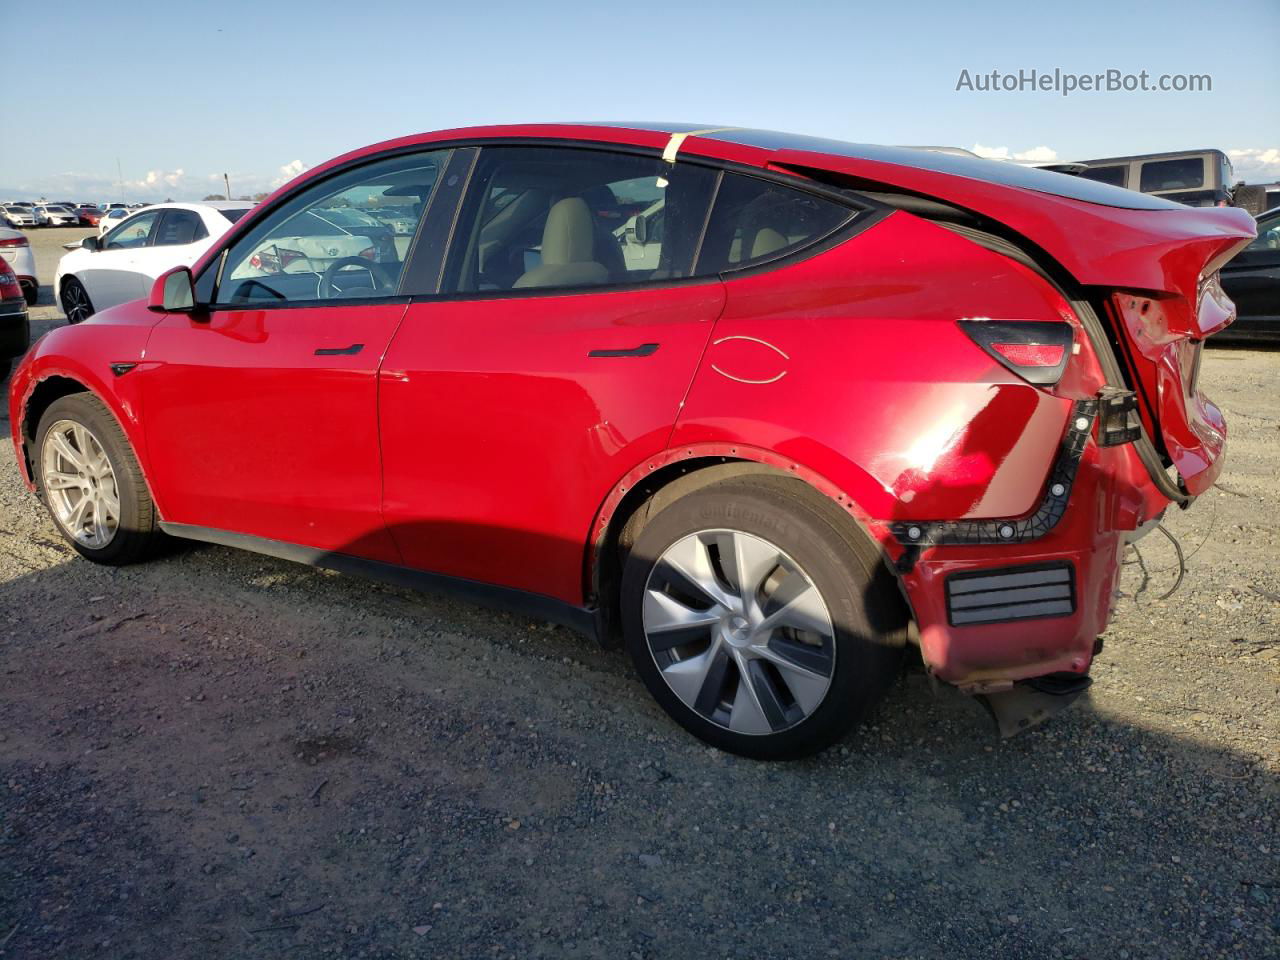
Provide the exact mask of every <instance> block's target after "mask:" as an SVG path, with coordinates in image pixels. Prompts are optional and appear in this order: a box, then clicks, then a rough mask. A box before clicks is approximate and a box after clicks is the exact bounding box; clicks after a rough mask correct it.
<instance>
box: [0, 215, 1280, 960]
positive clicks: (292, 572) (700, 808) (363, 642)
mask: <svg viewBox="0 0 1280 960" xmlns="http://www.w3.org/2000/svg"><path fill="white" fill-rule="evenodd" d="M83 233H84V231H45V232H39V233H36V234H35V235H34V236H35V237H36V241H37V246H38V249H39V255H40V261H41V262H40V269H41V277H42V279H44V280H45V282H48V281H50V280H51V279H52V276H53V265H54V262H55V259H56V255H57V253H58V252H60V251H59V250H58V248H57V244H56V243H55V242H54V238H55V237H56V239H57V240H62V239H63V238H64V237H72V236H80V235H83ZM43 302H47V303H51V302H52V301H51V299H50V298H49V297H48V296H47V294H46V297H45V298H44V301H43ZM38 315H39V316H42V317H43V318H45V319H44V320H42V323H41V326H42V327H43V326H44V325H47V324H48V323H51V322H62V321H61V320H60V319H56V320H55V319H54V318H58V317H59V314H58V312H57V311H56V309H54V308H52V307H47V308H41V309H40V310H39V311H38ZM1278 375H1280V353H1267V352H1257V351H1236V350H1215V351H1212V352H1211V353H1210V354H1209V355H1208V358H1207V360H1206V362H1205V365H1204V371H1203V378H1204V381H1205V382H1206V384H1207V389H1208V390H1209V392H1210V393H1211V394H1212V395H1213V396H1215V398H1216V399H1217V400H1218V401H1219V402H1220V403H1221V404H1222V405H1223V406H1224V407H1225V408H1226V410H1227V412H1228V416H1229V419H1230V422H1231V428H1232V439H1231V460H1230V464H1229V466H1228V468H1227V471H1226V473H1225V474H1224V477H1223V479H1222V483H1221V484H1220V489H1217V490H1214V491H1213V492H1211V493H1210V494H1209V495H1207V496H1205V497H1203V498H1202V499H1201V501H1200V502H1199V503H1197V504H1196V505H1195V508H1194V509H1193V510H1191V511H1190V512H1188V513H1179V514H1177V515H1175V516H1172V517H1170V518H1169V523H1168V526H1169V529H1170V530H1171V532H1172V533H1173V534H1174V535H1176V536H1177V537H1178V538H1179V539H1180V540H1181V542H1182V544H1183V546H1184V548H1185V550H1186V552H1187V554H1188V557H1189V570H1188V575H1187V578H1186V582H1185V583H1184V584H1183V586H1182V588H1181V590H1180V591H1179V592H1178V593H1177V594H1175V595H1174V596H1173V597H1172V598H1170V599H1168V600H1165V601H1160V600H1158V599H1157V597H1158V596H1159V595H1160V594H1162V593H1163V592H1164V591H1165V590H1166V589H1167V588H1168V587H1169V586H1171V585H1172V583H1173V579H1174V572H1173V553H1172V550H1171V549H1170V547H1169V544H1168V542H1167V541H1165V540H1164V539H1163V538H1162V537H1160V536H1159V535H1158V534H1155V535H1153V536H1151V537H1149V538H1148V539H1146V540H1144V541H1143V542H1142V544H1141V549H1142V560H1143V562H1144V564H1145V568H1146V570H1147V572H1148V576H1147V577H1145V578H1144V576H1143V573H1142V569H1141V568H1140V567H1139V565H1138V564H1137V562H1136V560H1137V558H1136V555H1135V556H1133V557H1132V559H1133V561H1134V562H1133V564H1132V565H1131V566H1130V567H1129V568H1128V570H1127V576H1126V581H1125V585H1126V594H1127V596H1126V598H1125V599H1124V600H1123V601H1122V602H1121V606H1120V609H1119V614H1118V616H1117V618H1116V620H1115V622H1114V624H1113V625H1112V628H1111V630H1110V631H1109V632H1108V634H1107V637H1106V650H1105V652H1104V653H1103V654H1102V656H1101V657H1100V658H1099V661H1098V663H1097V666H1096V668H1095V671H1094V677H1095V679H1096V683H1095V685H1094V687H1093V690H1092V692H1091V694H1090V695H1088V697H1087V698H1085V699H1082V700H1081V701H1080V702H1079V703H1077V705H1076V706H1074V707H1073V708H1072V709H1071V710H1070V711H1068V712H1067V713H1066V714H1064V715H1062V716H1061V717H1059V718H1057V719H1055V720H1054V721H1052V722H1051V723H1049V724H1048V725H1046V726H1044V727H1042V728H1040V729H1038V730H1036V731H1033V732H1030V733H1027V734H1024V735H1022V736H1020V737H1018V738H1015V739H1013V740H1009V741H1004V742H1000V741H998V740H997V739H996V738H995V737H994V734H993V732H992V729H991V726H990V724H989V721H988V720H987V718H986V716H985V715H984V713H983V711H982V710H981V709H980V708H979V706H978V705H977V704H976V703H974V702H972V701H970V700H967V699H965V698H964V697H961V696H959V695H957V694H953V693H948V692H943V693H941V694H936V695H935V694H933V693H931V691H930V689H929V685H928V683H927V682H926V680H925V678H924V677H923V676H922V675H921V674H920V673H918V672H912V673H909V674H908V675H907V676H906V677H905V678H904V680H903V682H902V683H901V684H899V685H898V687H897V688H896V689H895V690H894V691H893V693H892V694H891V695H890V697H889V698H888V700H887V702H886V703H885V704H884V706H883V708H882V709H881V710H880V711H879V713H878V715H877V716H876V718H875V719H874V721H873V723H872V724H871V725H869V726H867V727H865V728H863V729H861V730H860V731H858V732H857V733H856V734H855V735H854V736H853V737H851V738H850V739H849V740H848V742H847V743H845V744H844V745H843V746H841V747H839V748H837V749H834V750H832V751H830V752H828V753H826V754H825V755H823V756H821V757H819V758H817V759H815V760H812V761H807V762H803V763H795V764H789V765H765V764H759V763H752V762H747V761H742V760H737V759H734V758H732V757H729V756H726V755H723V754H719V753H716V752H714V751H711V750H708V749H706V748H704V747H702V746H700V745H699V744H698V743H697V742H695V741H693V740H692V739H690V738H689V737H688V736H686V735H685V734H684V733H682V732H681V731H680V730H678V729H677V728H675V727H674V726H673V725H672V724H671V723H670V722H668V721H667V720H666V718H665V717H664V716H663V715H662V714H661V713H660V712H659V709H658V708H657V706H656V705H654V704H653V703H652V702H651V701H650V699H649V697H648V696H647V694H646V693H645V692H644V690H643V689H642V688H641V686H640V684H639V683H638V681H637V680H636V679H635V678H634V677H633V676H632V673H631V670H630V668H629V666H628V664H627V663H626V661H625V659H624V657H623V655H622V654H621V653H618V652H605V651H600V650H598V649H594V648H593V647H591V646H590V645H588V644H587V643H586V642H584V641H583V640H581V639H580V638H579V637H577V636H575V635H574V634H571V633H569V632H567V631H564V630H561V629H559V628H549V627H547V626H545V625H543V624H540V623H536V622H533V621H528V620H523V619H519V618H516V617H511V616H506V615H502V614H495V613H492V612H488V611H486V610H483V609H480V608H477V607H473V606H469V605H467V604H464V603H460V602H457V601H455V600H451V599H449V598H445V597H439V596H430V595H418V594H411V593H407V592H403V591H400V590H396V589H389V588H384V587H381V586H376V585H370V584H368V583H365V582H362V581H358V580H352V579H343V578H341V577H338V576H335V575H329V574H326V573H323V572H318V571H315V570H312V569H309V568H305V567H300V566H293V565H290V564H287V563H284V562H277V561H274V560H268V559H264V558H261V557H257V556H253V555H250V554H244V553H236V552H233V551H231V550H226V549H220V548H212V547H209V548H191V549H188V550H183V551H180V552H177V553H175V555H173V556H171V557H169V558H168V559H165V560H162V561H158V562H155V563H152V564H149V565H145V566H139V567H133V568H127V569H120V570H110V569H104V568H100V567H94V566H92V565H90V564H88V563H86V562H84V561H81V560H79V559H77V558H76V557H75V555H74V554H73V552H72V551H71V550H70V549H69V548H68V547H66V546H64V545H63V543H62V542H61V541H60V539H59V538H58V536H57V534H56V533H55V531H54V528H53V526H52V523H51V522H50V521H49V520H48V519H46V516H45V514H44V512H43V510H42V509H41V508H40V505H39V504H38V503H37V501H36V499H35V498H34V497H33V496H31V495H30V494H28V493H27V492H26V491H25V490H24V489H23V488H22V486H21V485H20V483H19V481H18V475H17V470H16V468H15V466H14V464H13V459H12V456H11V455H9V454H3V455H0V956H3V957H5V958H6V960H8V958H14V957H22V958H40V960H45V958H63V957H66V958H82V957H89V956H101V957H111V958H148V960H151V958H154V960H171V958H224V957H225V958H236V960H249V958H279V957H313V956H314V957H330V956H332V957H342V958H348V957H370V958H374V957H376V958H390V957H405V958H408V957H463V958H472V957H486V958H496V957H520V958H527V957H568V958H575V957H600V958H625V957H637V958H648V957H688V956H698V957H706V958H720V957H744V958H768V957H778V958H792V957H806V958H807V957H827V956H830V957H874V958H880V957H884V958H890V957H892V958H906V957H912V958H914V957H921V958H956V957H1017V958H1025V957H1046V958H1048V957H1073V958H1084V957H1090V958H1104V957H1105V958H1116V957H1119V958H1124V957H1135V958H1136V957H1160V958H1203V957H1232V958H1241V960H1251V958H1261V957H1275V956H1280V829H1278V827H1280V789H1278V786H1277V785H1278V775H1280V710H1278V709H1277V707H1278V706H1280V704H1278V699H1280V629H1278V628H1280V565H1278V564H1277V561H1278V560H1280V480H1278V479H1277V478H1278V477H1280V442H1278V441H1280V433H1278V431H1280V394H1278V393H1277V381H1278ZM8 427H9V424H8V422H7V421H0V429H2V430H4V431H6V432H7V430H8Z"/></svg>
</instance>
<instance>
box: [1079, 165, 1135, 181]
mask: <svg viewBox="0 0 1280 960" xmlns="http://www.w3.org/2000/svg"><path fill="white" fill-rule="evenodd" d="M1080 176H1082V177H1084V178H1085V179H1086V180H1096V181H1097V182H1098V183H1109V184H1111V186H1113V187H1125V186H1128V185H1129V184H1128V180H1129V165H1128V164H1127V163H1125V164H1118V165H1116V166H1113V167H1089V168H1088V169H1087V170H1083V171H1081V173H1080Z"/></svg>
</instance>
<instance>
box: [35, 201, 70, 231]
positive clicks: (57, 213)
mask: <svg viewBox="0 0 1280 960" xmlns="http://www.w3.org/2000/svg"><path fill="white" fill-rule="evenodd" d="M36 217H37V218H38V219H39V221H40V226H42V227H78V226H79V225H80V216H79V214H77V213H76V212H75V211H74V210H72V209H70V208H69V207H63V206H60V205H58V204H56V203H47V204H43V205H41V206H39V207H36Z"/></svg>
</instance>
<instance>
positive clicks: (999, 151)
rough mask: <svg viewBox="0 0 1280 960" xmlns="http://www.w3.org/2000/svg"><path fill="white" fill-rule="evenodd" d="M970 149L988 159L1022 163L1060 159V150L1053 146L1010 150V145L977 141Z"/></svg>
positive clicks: (1050, 161) (1051, 161)
mask: <svg viewBox="0 0 1280 960" xmlns="http://www.w3.org/2000/svg"><path fill="white" fill-rule="evenodd" d="M970 149H972V151H973V152H974V153H976V154H977V155H978V156H980V157H986V158H987V159H988V160H1017V161H1019V162H1020V163H1053V162H1054V161H1055V160H1057V159H1058V151H1057V150H1054V149H1053V148H1052V147H1044V146H1040V147H1032V148H1031V149H1030V150H1018V151H1014V150H1010V149H1009V148H1008V147H985V146H983V145H982V144H980V143H975V144H974V145H973V146H972V147H971V148H970Z"/></svg>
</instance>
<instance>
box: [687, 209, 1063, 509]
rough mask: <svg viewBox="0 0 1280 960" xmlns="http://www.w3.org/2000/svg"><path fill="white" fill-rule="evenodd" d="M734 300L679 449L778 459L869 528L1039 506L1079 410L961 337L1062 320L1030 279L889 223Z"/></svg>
mask: <svg viewBox="0 0 1280 960" xmlns="http://www.w3.org/2000/svg"><path fill="white" fill-rule="evenodd" d="M726 289H727V297H728V299H727V303H726V307H725V311H724V313H723V315H722V317H721V319H720V321H719V323H718V324H717V326H716V330H715V333H714V336H713V338H712V342H711V344H710V345H709V347H708V349H707V352H706V355H705V357H704V359H703V361H702V364H701V366H700V368H699V370H698V374H697V376H696V378H695V381H694V383H693V386H692V388H691V390H690V393H689V397H688V400H687V402H686V405H685V408H684V410H683V412H682V415H681V417H680V419H679V421H678V423H677V425H676V430H675V433H674V435H673V438H672V446H674V447H679V446H691V445H694V444H705V443H728V444H732V443H741V444H744V445H752V446H757V447H764V448H767V449H770V450H773V451H775V452H777V453H778V454H780V455H782V456H783V457H785V458H788V459H790V460H792V461H794V462H795V463H797V464H799V465H802V466H803V467H804V468H805V469H807V470H810V471H813V472H815V473H817V474H820V475H821V476H823V477H826V478H827V479H828V480H830V481H831V482H832V483H833V484H835V485H836V486H838V487H839V488H840V489H841V490H843V491H844V492H845V494H847V496H848V497H849V498H850V499H852V500H853V501H854V504H855V505H856V506H857V507H858V508H860V509H861V512H862V513H863V514H865V515H866V516H868V517H869V518H871V519H875V520H883V521H888V520H940V519H945V520H958V519H978V518H991V517H1011V516H1018V515H1021V514H1024V513H1027V512H1029V511H1030V510H1032V509H1033V508H1034V506H1035V505H1036V503H1037V501H1038V500H1039V498H1040V496H1041V492H1042V488H1043V486H1044V483H1045V480H1046V477H1047V474H1048V471H1049V468H1050V466H1051V463H1052V460H1053V457H1054V454H1055V452H1056V450H1057V446H1058V443H1059V441H1060V440H1061V437H1062V434H1063V430H1064V427H1065V423H1066V417H1067V415H1068V413H1069V410H1070V400H1068V399H1065V398H1060V397H1056V396H1052V395H1050V394H1048V393H1046V392H1044V391H1043V390H1040V389H1037V388H1035V387H1032V386H1031V385H1029V384H1027V383H1025V382H1023V381H1022V380H1021V379H1019V378H1017V377H1016V376H1015V375H1013V374H1012V373H1010V372H1009V371H1007V370H1006V369H1005V368H1004V367H1002V366H1000V365H999V364H997V363H996V362H995V361H994V360H992V359H991V358H990V357H988V355H987V354H986V353H984V352H983V351H982V350H981V349H979V348H978V347H977V346H976V345H975V344H974V343H973V342H972V341H971V340H970V339H969V338H968V336H967V335H966V334H965V333H963V332H962V331H961V329H960V328H959V327H958V326H957V325H956V323H955V321H956V320H957V319H959V318H964V317H991V318H993V319H1007V320H1016V319H1041V320H1043V319H1059V318H1060V313H1059V311H1060V310H1061V309H1062V308H1063V306H1064V305H1063V304H1061V302H1060V299H1059V298H1058V297H1057V295H1056V293H1054V291H1053V290H1052V288H1051V287H1049V286H1048V285H1047V284H1046V283H1045V282H1044V281H1043V280H1042V279H1041V278H1039V277H1037V276H1036V275H1035V274H1034V273H1032V272H1031V271H1028V270H1027V269H1026V268H1024V267H1022V266H1020V265H1019V264H1016V263H1014V262H1012V261H1010V260H1008V259H1006V258H1004V257H1000V256H998V255H996V254H993V253H990V252H989V251H986V250H984V249H982V248H980V247H978V246H976V245H975V244H973V243H971V242H969V241H968V240H965V239H964V238H962V237H959V236H957V235H955V234H954V233H952V232H950V231H948V230H945V229H943V228H941V227H938V226H936V225H935V224H931V223H927V222H925V221H923V220H920V219H919V218H916V217H912V216H910V215H908V214H903V213H894V214H891V215H890V216H889V217H887V218H885V219H884V220H882V221H880V222H879V223H877V224H875V225H873V226H871V227H870V228H869V229H867V230H864V231H862V232H861V233H858V234H856V235H854V236H853V237H851V238H850V239H848V240H846V241H845V242H843V243H841V244H840V245H838V246H836V247H834V248H832V249H830V250H828V251H826V252H824V253H821V254H818V255H816V256H813V257H811V258H809V259H807V260H802V261H799V262H796V263H792V264H790V265H786V266H782V267H779V268H776V269H771V270H764V271H762V272H759V273H755V274H752V275H744V276H739V277H727V278H726Z"/></svg>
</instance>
